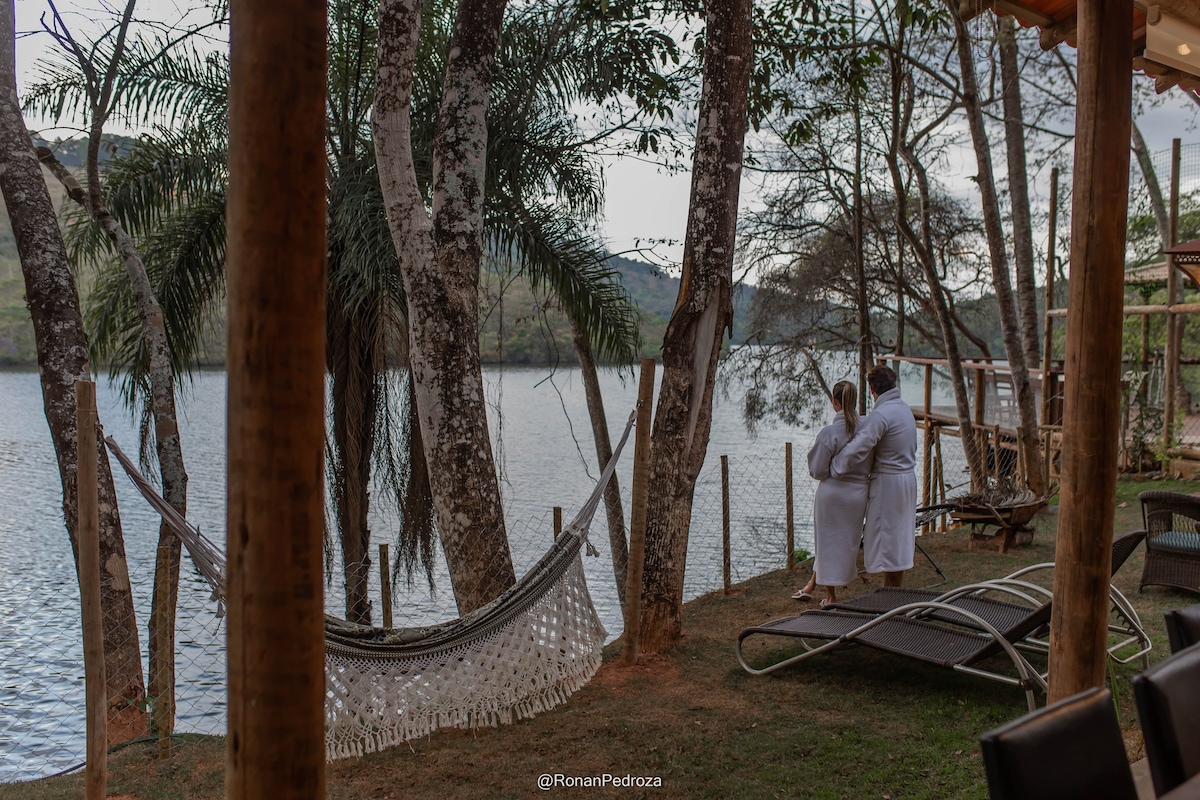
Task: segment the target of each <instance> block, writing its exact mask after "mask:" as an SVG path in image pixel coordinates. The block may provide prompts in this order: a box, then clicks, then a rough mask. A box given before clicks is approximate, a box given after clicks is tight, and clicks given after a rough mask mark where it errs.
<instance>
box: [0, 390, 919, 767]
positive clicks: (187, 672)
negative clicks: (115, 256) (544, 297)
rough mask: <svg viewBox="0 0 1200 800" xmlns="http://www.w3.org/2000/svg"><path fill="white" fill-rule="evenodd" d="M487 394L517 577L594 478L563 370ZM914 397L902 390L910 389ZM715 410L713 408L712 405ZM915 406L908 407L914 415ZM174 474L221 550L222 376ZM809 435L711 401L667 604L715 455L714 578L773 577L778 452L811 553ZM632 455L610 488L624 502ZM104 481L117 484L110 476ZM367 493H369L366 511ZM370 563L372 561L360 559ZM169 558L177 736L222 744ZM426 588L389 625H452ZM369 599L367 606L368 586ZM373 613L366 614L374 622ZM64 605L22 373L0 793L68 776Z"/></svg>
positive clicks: (76, 698)
mask: <svg viewBox="0 0 1200 800" xmlns="http://www.w3.org/2000/svg"><path fill="white" fill-rule="evenodd" d="M485 377H486V380H487V384H488V392H489V405H490V408H491V411H490V417H491V418H490V425H491V430H492V433H493V439H494V441H495V443H496V453H497V460H498V462H499V466H500V470H501V475H502V490H503V493H504V500H505V510H506V518H507V520H508V524H509V536H510V541H511V546H512V550H513V559H514V562H515V566H516V570H517V574H518V575H519V574H521V573H523V572H524V571H525V570H526V569H528V568H529V567H530V566H532V565H533V563H534V562H536V560H537V559H538V557H540V556H541V555H542V554H543V553H544V552H545V549H546V547H548V545H549V543H550V541H551V538H552V523H551V509H552V508H553V507H554V506H562V507H563V509H564V517H565V518H566V519H567V520H570V518H571V517H572V516H573V513H574V510H575V509H576V508H577V507H578V505H579V504H581V503H582V502H583V501H584V500H585V499H586V497H587V495H588V494H589V492H590V491H591V489H592V487H593V486H594V484H595V479H596V476H598V474H599V470H598V469H597V467H596V463H595V449H594V445H593V443H592V439H591V426H590V423H589V421H588V416H587V406H586V401H585V398H584V392H583V386H582V383H581V381H580V379H579V373H578V370H576V369H560V370H557V371H555V372H553V373H552V372H551V371H550V370H548V369H546V368H528V369H516V368H507V369H503V370H501V369H492V370H487V371H486V372H485ZM601 382H602V386H603V391H604V397H605V404H606V408H607V411H608V417H609V423H610V429H611V431H612V435H613V437H614V444H615V439H616V437H617V436H619V435H620V433H621V430H622V429H623V428H624V424H625V420H626V418H627V416H628V414H629V412H630V411H631V410H632V408H633V405H634V402H635V400H636V394H637V392H636V385H635V382H634V379H633V378H632V377H631V376H630V375H629V374H628V373H627V374H626V376H625V378H624V379H622V377H621V376H620V375H618V374H617V372H616V371H615V370H614V371H606V372H604V373H603V374H602V376H601ZM913 388H914V390H915V391H916V392H917V393H918V394H919V384H918V385H916V386H914V387H913ZM718 394H720V393H718ZM914 400H915V398H914ZM98 407H99V412H100V418H101V421H102V423H103V424H104V426H105V431H106V433H108V434H111V435H113V436H115V437H116V439H117V441H118V442H119V443H120V444H121V445H122V447H123V449H125V450H126V452H130V453H133V452H136V450H137V434H136V426H135V424H134V422H133V421H132V420H131V419H130V418H129V415H128V413H127V412H126V411H124V410H123V408H122V407H121V406H120V401H119V397H118V396H117V395H116V393H115V391H114V390H112V389H110V388H108V387H107V386H106V385H105V384H104V382H103V381H102V382H101V384H100V386H98ZM181 416H182V419H181V430H182V441H183V448H184V458H185V461H186V464H187V470H188V475H189V487H188V509H189V517H190V519H191V520H192V522H193V523H194V524H196V525H198V526H199V527H200V528H201V530H203V531H204V532H205V533H206V534H207V535H208V536H209V537H210V538H211V539H213V540H214V541H216V542H219V543H223V542H224V539H225V527H224V526H225V517H224V513H225V512H224V499H225V472H224V470H225V375H224V373H221V372H210V373H203V374H200V375H198V376H197V377H196V379H195V381H194V382H193V383H192V384H191V385H189V386H186V387H184V389H183V397H182V403H181ZM811 438H812V431H810V430H805V429H802V428H794V427H776V428H770V427H763V428H761V429H760V431H759V434H758V436H757V437H755V438H751V437H749V436H748V435H747V434H746V431H745V427H744V426H743V424H742V421H741V416H740V406H739V399H738V398H727V397H723V396H718V397H717V398H716V400H715V409H714V421H713V428H712V435H711V442H710V445H709V448H708V460H707V462H706V464H705V468H704V470H703V471H702V473H701V476H700V479H699V481H698V482H697V487H696V499H695V510H694V514H693V525H692V534H691V537H690V542H689V549H688V570H687V581H686V586H685V594H686V596H687V597H688V598H691V597H695V596H698V595H699V594H702V593H704V592H707V591H711V590H713V589H716V588H719V587H720V585H721V505H720V503H721V501H720V456H721V455H722V454H724V455H728V456H729V461H730V484H731V516H732V519H733V525H732V528H733V547H732V565H733V569H732V571H733V576H734V580H735V581H736V580H739V579H744V578H748V577H750V576H752V575H756V574H759V573H762V572H765V571H768V570H771V569H777V568H778V567H779V566H781V565H782V563H783V560H784V558H785V550H786V548H785V534H784V468H783V463H784V462H783V453H784V443H785V442H788V441H790V442H792V443H793V448H794V459H795V465H794V472H795V477H794V487H795V520H796V543H797V546H798V547H800V546H803V547H806V548H808V549H809V550H810V551H811V549H812V535H811V526H810V520H811V502H812V494H813V491H814V490H815V484H814V483H813V482H812V481H811V480H809V478H808V476H807V472H806V471H805V468H804V457H805V454H806V453H807V450H808V446H809V443H810V441H811ZM632 450H633V447H632V442H631V443H630V445H629V446H628V448H627V450H626V452H625V455H624V457H623V458H622V463H621V467H620V469H619V470H618V472H617V475H618V479H619V480H620V482H621V490H622V494H623V495H624V496H625V498H626V503H625V513H626V518H627V519H628V513H629V510H628V496H629V486H630V468H631V464H632V460H633V459H632ZM113 463H114V467H115V468H116V469H117V470H118V473H119V467H117V466H116V462H115V460H114V462H113ZM117 493H118V497H119V500H120V508H121V519H122V523H123V526H124V532H125V542H126V547H127V550H128V556H129V567H130V574H131V579H132V581H133V585H134V593H135V597H136V599H137V613H138V623H139V627H140V629H141V630H142V632H143V640H144V635H145V629H146V623H147V621H148V619H149V614H148V606H149V595H150V590H151V585H152V581H153V570H154V549H155V543H156V540H157V531H158V518H157V516H156V515H155V514H154V512H153V511H152V510H151V509H150V508H149V506H147V505H146V504H145V502H144V501H143V500H142V498H141V497H140V495H138V494H137V492H136V490H135V489H134V488H133V486H132V484H130V483H129V482H128V481H127V480H125V479H124V476H123V474H118V476H117ZM381 495H382V493H379V492H377V493H373V498H375V497H380V496H381ZM604 519H605V517H604V512H603V509H601V510H600V511H599V512H598V513H597V515H596V520H595V524H594V527H593V532H592V539H593V541H594V542H595V544H596V545H597V548H598V549H599V550H600V553H601V555H600V556H599V557H596V558H585V559H584V564H585V569H586V573H587V578H588V585H589V589H590V591H591V594H592V597H593V600H594V602H595V604H596V607H597V609H598V610H599V613H600V616H601V619H602V620H603V622H604V624H605V626H606V627H607V628H608V631H609V635H610V637H612V636H615V635H617V634H619V633H620V630H621V615H620V608H619V605H618V603H617V599H616V591H615V587H614V581H613V577H612V565H611V561H610V559H609V556H608V546H607V530H606V524H605V522H604ZM397 524H398V522H397V519H396V516H395V515H394V514H393V513H391V512H390V510H389V509H388V508H386V507H384V506H383V505H381V504H379V503H376V504H375V507H374V508H373V514H372V520H371V525H372V535H373V538H374V540H375V542H376V543H384V542H387V543H391V545H392V551H393V553H394V552H395V539H396V528H397ZM372 552H375V550H373V551H372ZM187 565H188V562H187V560H186V559H185V569H184V579H183V585H182V587H181V591H180V610H179V623H178V624H179V634H178V640H179V652H178V656H177V660H178V671H179V676H178V680H179V688H178V703H177V705H178V718H177V729H178V730H180V731H193V732H199V733H219V732H223V730H224V724H225V723H224V673H225V667H224V629H223V626H222V625H221V623H220V621H219V620H217V619H216V618H215V616H214V605H213V603H212V602H211V601H210V599H209V594H208V592H207V591H206V590H205V584H204V583H203V581H202V580H201V579H200V578H199V576H198V575H196V574H195V573H194V571H192V570H189V569H188V567H187ZM331 574H332V576H333V578H332V579H331V580H330V581H329V582H328V584H327V587H326V606H327V608H328V610H329V611H330V613H333V614H337V615H340V614H341V613H342V586H341V584H340V580H339V576H340V574H341V571H340V566H339V565H337V564H336V563H335V564H334V567H333V569H332V570H331ZM435 576H436V588H435V590H434V591H433V592H430V590H429V589H428V587H427V585H425V584H424V582H423V580H419V581H418V583H417V585H416V586H414V587H408V586H405V585H404V584H403V582H401V585H400V586H398V587H396V592H395V617H396V623H395V624H397V625H422V624H428V623H431V622H436V621H439V620H444V619H448V618H451V617H453V616H455V611H454V601H453V596H452V594H451V592H450V590H449V580H448V577H447V574H446V571H445V566H444V564H443V563H440V562H439V564H438V566H437V569H436V570H435ZM372 596H373V597H375V598H378V597H379V589H378V574H377V567H376V574H375V576H374V585H373V586H372ZM378 608H379V601H378V600H376V609H377V612H376V617H377V618H378V616H379V612H378ZM78 619H79V589H78V584H77V582H76V577H75V570H74V562H73V559H72V556H71V549H70V546H69V544H68V541H67V536H66V533H65V531H64V528H63V523H62V511H61V487H60V484H59V478H58V470H57V466H56V464H55V459H54V451H53V448H52V446H51V441H50V435H49V431H48V429H47V427H46V421H45V417H44V415H43V412H42V400H41V389H40V384H39V382H38V376H37V374H36V373H33V372H3V373H0V643H2V644H0V781H10V780H19V779H24V778H32V777H37V776H40V775H46V774H49V773H52V772H55V771H57V770H60V769H64V768H66V767H69V766H73V765H74V764H77V763H78V762H80V761H81V760H82V758H81V753H82V750H83V741H82V735H83V717H82V708H83V671H82V645H81V641H80V634H79V622H78Z"/></svg>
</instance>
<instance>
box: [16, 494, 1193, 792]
mask: <svg viewBox="0 0 1200 800" xmlns="http://www.w3.org/2000/svg"><path fill="white" fill-rule="evenodd" d="M1147 488H1153V489H1162V490H1169V491H1181V492H1188V493H1190V492H1193V491H1200V484H1197V483H1195V482H1185V481H1154V482H1149V483H1141V482H1136V481H1122V482H1121V483H1120V484H1119V486H1118V493H1117V518H1116V524H1115V525H1114V528H1115V530H1116V531H1117V532H1123V531H1126V530H1131V529H1134V528H1138V527H1140V526H1141V512H1140V508H1139V506H1138V503H1137V493H1138V492H1139V491H1141V490H1143V489H1147ZM1037 526H1038V532H1037V535H1036V536H1035V538H1034V542H1033V544H1032V545H1029V546H1027V547H1021V548H1016V549H1015V550H1013V551H1010V552H1009V553H1008V554H1006V555H1000V554H999V553H996V552H981V551H975V552H971V551H968V549H967V536H966V534H965V532H962V531H956V532H951V533H949V534H946V535H934V536H930V537H925V538H924V539H922V540H921V543H922V545H923V546H925V548H926V549H927V550H928V551H929V553H930V555H931V556H932V557H933V558H934V559H935V560H937V561H938V563H939V564H940V565H941V567H942V569H943V570H944V571H945V572H946V574H947V575H948V576H949V578H950V583H949V585H950V586H954V585H959V584H963V583H968V582H971V581H973V580H977V579H983V578H990V577H996V576H1000V575H1003V574H1005V573H1008V572H1011V571H1013V570H1015V569H1017V568H1019V567H1021V566H1023V565H1025V564H1029V563H1036V562H1040V561H1049V560H1052V559H1053V556H1054V531H1055V528H1056V513H1055V509H1053V508H1052V509H1051V511H1050V512H1049V513H1046V514H1043V515H1042V516H1041V517H1039V518H1038V520H1037ZM1141 564H1142V550H1141V548H1139V549H1138V550H1137V552H1135V553H1134V555H1133V556H1132V557H1131V558H1130V559H1129V561H1128V562H1126V564H1125V566H1124V568H1123V569H1122V570H1121V572H1120V573H1119V574H1118V575H1117V577H1116V585H1117V586H1118V587H1119V588H1120V589H1121V590H1122V591H1123V592H1125V593H1126V595H1127V596H1129V598H1130V599H1131V600H1132V602H1133V604H1134V606H1135V607H1136V608H1137V610H1138V613H1139V614H1140V615H1141V617H1142V621H1143V623H1144V624H1145V625H1146V627H1147V629H1148V630H1149V632H1150V634H1151V637H1152V638H1153V640H1154V646H1155V649H1154V652H1153V653H1152V654H1151V660H1152V661H1154V660H1158V659H1161V658H1163V657H1164V656H1165V655H1166V654H1167V652H1168V648H1167V643H1166V633H1165V630H1164V628H1163V621H1162V612H1163V611H1165V610H1167V609H1170V608H1177V607H1180V606H1183V605H1190V604H1192V603H1195V602H1197V601H1198V600H1200V598H1197V597H1196V596H1194V595H1189V594H1187V593H1182V592H1176V591H1172V590H1169V589H1163V588H1148V589H1147V590H1146V592H1145V593H1144V594H1138V592H1137V581H1138V577H1139V575H1140V574H1141ZM806 578H807V572H806V571H805V570H804V569H803V568H802V569H801V570H798V571H797V572H795V573H791V574H789V573H786V572H783V571H779V572H773V573H770V574H767V575H762V576H759V577H757V578H755V579H753V580H750V581H747V582H746V583H743V584H739V585H738V586H737V587H735V592H734V593H733V594H731V595H730V596H723V595H721V594H719V593H717V594H711V595H706V596H704V597H701V598H699V599H697V600H695V601H693V602H691V603H689V604H688V606H687V608H686V611H685V617H684V639H683V643H682V645H681V646H680V647H679V648H678V650H676V651H675V652H673V653H670V654H668V655H667V656H660V657H657V658H654V659H651V660H649V662H648V663H642V664H639V665H638V666H637V667H633V668H622V667H620V666H619V665H618V664H617V663H616V656H617V654H618V653H619V649H620V648H619V645H610V646H609V648H608V649H606V651H605V656H606V663H605V664H604V666H603V667H602V668H601V670H600V672H599V673H598V674H597V676H596V678H595V679H593V681H592V682H591V683H590V684H589V685H588V686H587V687H585V688H584V689H582V690H581V691H579V692H578V693H576V694H575V695H574V696H572V697H571V698H570V700H569V701H568V702H567V703H565V704H564V705H562V706H559V707H558V708H556V709H554V710H552V711H549V712H547V713H544V714H541V715H539V716H538V717H536V718H534V719H532V720H525V721H522V722H520V723H517V724H515V725H511V726H506V727H503V728H494V729H485V730H479V731H442V732H439V733H436V734H434V735H433V736H431V737H429V738H427V739H420V740H417V741H413V742H411V743H410V745H411V746H401V747H396V748H393V749H391V750H389V751H387V752H384V753H377V754H374V755H371V756H367V757H365V758H362V759H352V760H345V761H337V762H333V763H331V764H330V765H329V767H328V773H327V777H328V796H329V797H330V798H406V797H422V798H438V800H449V799H450V798H459V797H462V798H479V797H488V798H523V797H537V796H550V797H559V796H561V797H585V796H616V795H620V796H623V797H653V798H680V797H700V798H706V797H711V798H782V797H813V798H841V797H846V798H897V799H898V798H983V797H986V796H987V788H986V785H985V781H984V776H983V764H982V761H981V759H980V756H979V747H978V737H979V734H980V733H981V732H983V731H985V730H988V729H989V728H992V727H995V726H996V725H999V724H1001V723H1003V722H1006V721H1008V720H1011V719H1014V718H1016V717H1018V716H1021V715H1022V714H1024V713H1025V710H1026V709H1025V700H1024V695H1023V693H1022V692H1021V691H1019V690H1018V689H1016V688H1014V687H1011V686H1006V685H1003V684H999V683H994V682H991V681H985V680H981V679H979V678H974V677H971V676H967V675H962V674H958V673H954V672H951V671H949V670H945V669H940V668H937V667H933V666H928V665H924V664H920V663H917V662H913V661H909V660H906V659H902V658H897V657H894V656H889V655H887V654H884V653H879V652H874V651H870V650H867V649H864V648H854V649H849V650H844V651H839V652H834V653H831V654H827V655H824V656H819V657H817V658H814V659H812V660H811V661H806V662H803V663H801V664H798V665H795V666H793V667H790V668H788V669H785V670H782V671H781V672H780V673H777V674H775V675H772V676H767V677H751V676H750V675H748V674H746V673H745V672H744V671H743V670H742V669H741V668H740V667H739V666H738V664H737V661H736V659H735V657H734V650H733V646H734V641H735V640H736V638H737V634H738V632H739V631H740V630H741V629H742V628H744V627H746V626H748V625H752V624H756V623H760V622H763V621H766V620H769V619H774V618H777V617H781V616H785V615H788V614H791V613H796V612H797V611H798V610H801V609H802V608H806V607H813V604H811V603H804V604H802V603H797V602H796V601H794V600H791V599H790V598H789V595H790V594H791V592H792V591H794V590H795V588H796V587H797V586H799V585H800V584H801V583H802V582H803V581H804V580H805V579H806ZM936 580H937V576H936V575H935V573H934V572H933V570H932V569H931V568H930V567H929V565H928V564H927V563H926V562H925V561H924V559H922V558H921V557H920V555H919V554H918V557H917V565H916V567H915V569H914V570H913V572H912V573H911V574H910V575H909V578H908V580H907V584H908V585H914V586H920V585H926V584H931V583H933V582H934V581H936ZM878 585H879V581H878V579H876V578H871V579H870V581H869V582H859V583H857V584H856V585H855V586H853V587H850V589H849V590H847V594H858V593H861V592H866V591H870V590H872V589H874V588H875V587H876V586H878ZM786 647H787V642H785V641H782V640H781V643H780V644H779V645H769V646H768V649H774V650H776V651H778V650H781V649H785V648H786ZM1001 659H1003V657H1001ZM1005 661H1006V659H1005ZM1003 663H1004V661H998V662H997V664H1003ZM1139 669H1140V663H1139V662H1135V663H1132V664H1129V665H1127V666H1124V667H1119V668H1117V669H1116V670H1115V671H1114V674H1115V677H1116V687H1117V690H1118V701H1119V705H1120V716H1121V724H1122V726H1123V728H1124V729H1125V733H1126V745H1127V748H1128V750H1129V756H1130V759H1131V760H1136V759H1137V758H1140V757H1141V756H1142V755H1143V754H1142V753H1141V752H1140V750H1141V737H1140V735H1139V733H1138V728H1137V717H1136V714H1135V712H1134V710H1133V697H1132V692H1131V691H1130V688H1129V681H1130V679H1131V678H1132V677H1133V676H1134V675H1135V674H1136V673H1137V672H1138V670H1139ZM155 754H156V747H155V745H152V744H146V745H134V746H132V747H128V748H125V749H123V750H121V751H119V752H117V753H114V754H113V755H112V756H111V757H110V761H109V770H110V772H109V796H110V797H121V798H124V799H125V800H129V798H137V799H138V800H158V799H159V798H162V799H164V800H165V799H166V798H196V799H197V800H203V799H204V798H218V797H221V796H222V791H223V785H222V781H223V774H222V771H223V761H224V740H223V739H221V738H201V737H189V738H186V739H184V740H182V741H180V742H179V745H178V749H177V755H176V756H175V757H173V758H172V759H170V760H168V761H159V760H157V759H156V758H155ZM543 773H551V774H553V773H562V774H563V775H566V776H591V775H603V774H605V773H609V774H612V775H615V776H626V775H632V776H645V777H655V778H659V779H661V788H652V789H641V790H639V789H624V788H622V789H614V788H608V789H589V788H553V789H551V790H550V791H548V792H542V791H539V789H538V786H537V779H538V776H539V775H541V774H543ZM82 793H83V779H82V776H81V775H79V774H76V775H69V776H65V777H61V778H55V779H49V780H43V781H36V782H32V783H26V784H9V785H4V786H0V799H2V800H10V799H11V800H34V799H35V798H36V799H38V800H40V799H42V798H60V797H61V798H68V797H69V798H78V797H80V796H82Z"/></svg>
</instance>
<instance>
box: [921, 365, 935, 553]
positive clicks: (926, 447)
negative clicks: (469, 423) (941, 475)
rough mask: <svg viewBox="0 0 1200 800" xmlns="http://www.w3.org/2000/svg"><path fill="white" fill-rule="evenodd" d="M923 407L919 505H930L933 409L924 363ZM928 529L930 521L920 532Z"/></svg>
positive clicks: (928, 372) (929, 375)
mask: <svg viewBox="0 0 1200 800" xmlns="http://www.w3.org/2000/svg"><path fill="white" fill-rule="evenodd" d="M923 408H924V411H925V424H924V425H923V426H922V427H923V428H924V431H923V435H922V437H921V442H922V445H921V452H922V455H923V456H924V457H923V459H922V463H923V464H924V467H925V475H924V478H923V479H922V480H921V505H923V506H927V505H930V502H929V498H930V496H931V495H932V493H933V471H932V470H933V464H932V463H931V458H930V456H931V455H932V448H933V427H932V426H933V420H932V419H930V417H929V415H930V413H931V412H932V411H933V364H926V365H925V398H924V405H923ZM929 530H930V523H926V524H925V526H924V527H922V528H921V533H929Z"/></svg>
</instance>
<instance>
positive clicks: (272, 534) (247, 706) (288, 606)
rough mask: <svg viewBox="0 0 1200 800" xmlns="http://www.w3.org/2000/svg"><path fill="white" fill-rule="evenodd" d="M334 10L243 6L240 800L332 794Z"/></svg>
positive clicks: (232, 712) (232, 679)
mask: <svg viewBox="0 0 1200 800" xmlns="http://www.w3.org/2000/svg"><path fill="white" fill-rule="evenodd" d="M326 14H327V9H326V4H325V2H324V0H233V7H232V14H231V20H232V24H231V31H230V67H231V77H230V87H229V127H230V137H229V186H228V195H227V197H228V199H227V204H228V205H227V208H228V229H227V245H226V248H227V263H228V293H229V336H228V342H229V345H228V348H229V349H228V359H227V362H228V371H229V373H228V374H229V389H228V401H227V402H228V444H227V446H228V478H227V480H228V485H227V493H228V503H229V507H228V519H227V531H228V534H227V535H228V542H227V553H228V571H229V572H228V577H227V581H228V586H227V591H228V595H229V623H228V624H229V633H228V641H229V648H228V658H229V735H228V738H227V740H226V749H225V754H226V755H225V757H226V767H225V796H226V797H227V798H230V800H252V799H253V800H256V799H257V798H262V797H271V798H276V800H298V799H299V798H324V797H325V733H324V710H325V703H324V700H325V697H324V696H325V675H324V657H325V638H324V607H323V606H324V600H323V593H322V589H323V580H322V577H323V557H322V556H323V554H322V547H321V542H322V534H323V530H322V529H323V524H324V519H325V514H324V497H325V481H324V478H323V471H324V439H325V425H324V422H325V286H326V281H325V165H326V153H325V95H326V81H327V74H326V73H327V69H326V52H327V49H326V44H327V43H326Z"/></svg>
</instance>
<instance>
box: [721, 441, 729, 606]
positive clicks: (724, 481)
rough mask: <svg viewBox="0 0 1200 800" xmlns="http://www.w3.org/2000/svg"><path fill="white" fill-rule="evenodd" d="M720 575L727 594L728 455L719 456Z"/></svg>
mask: <svg viewBox="0 0 1200 800" xmlns="http://www.w3.org/2000/svg"><path fill="white" fill-rule="evenodd" d="M721 577H722V578H723V579H724V584H725V594H729V586H730V580H729V579H730V575H729V456H721Z"/></svg>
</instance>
